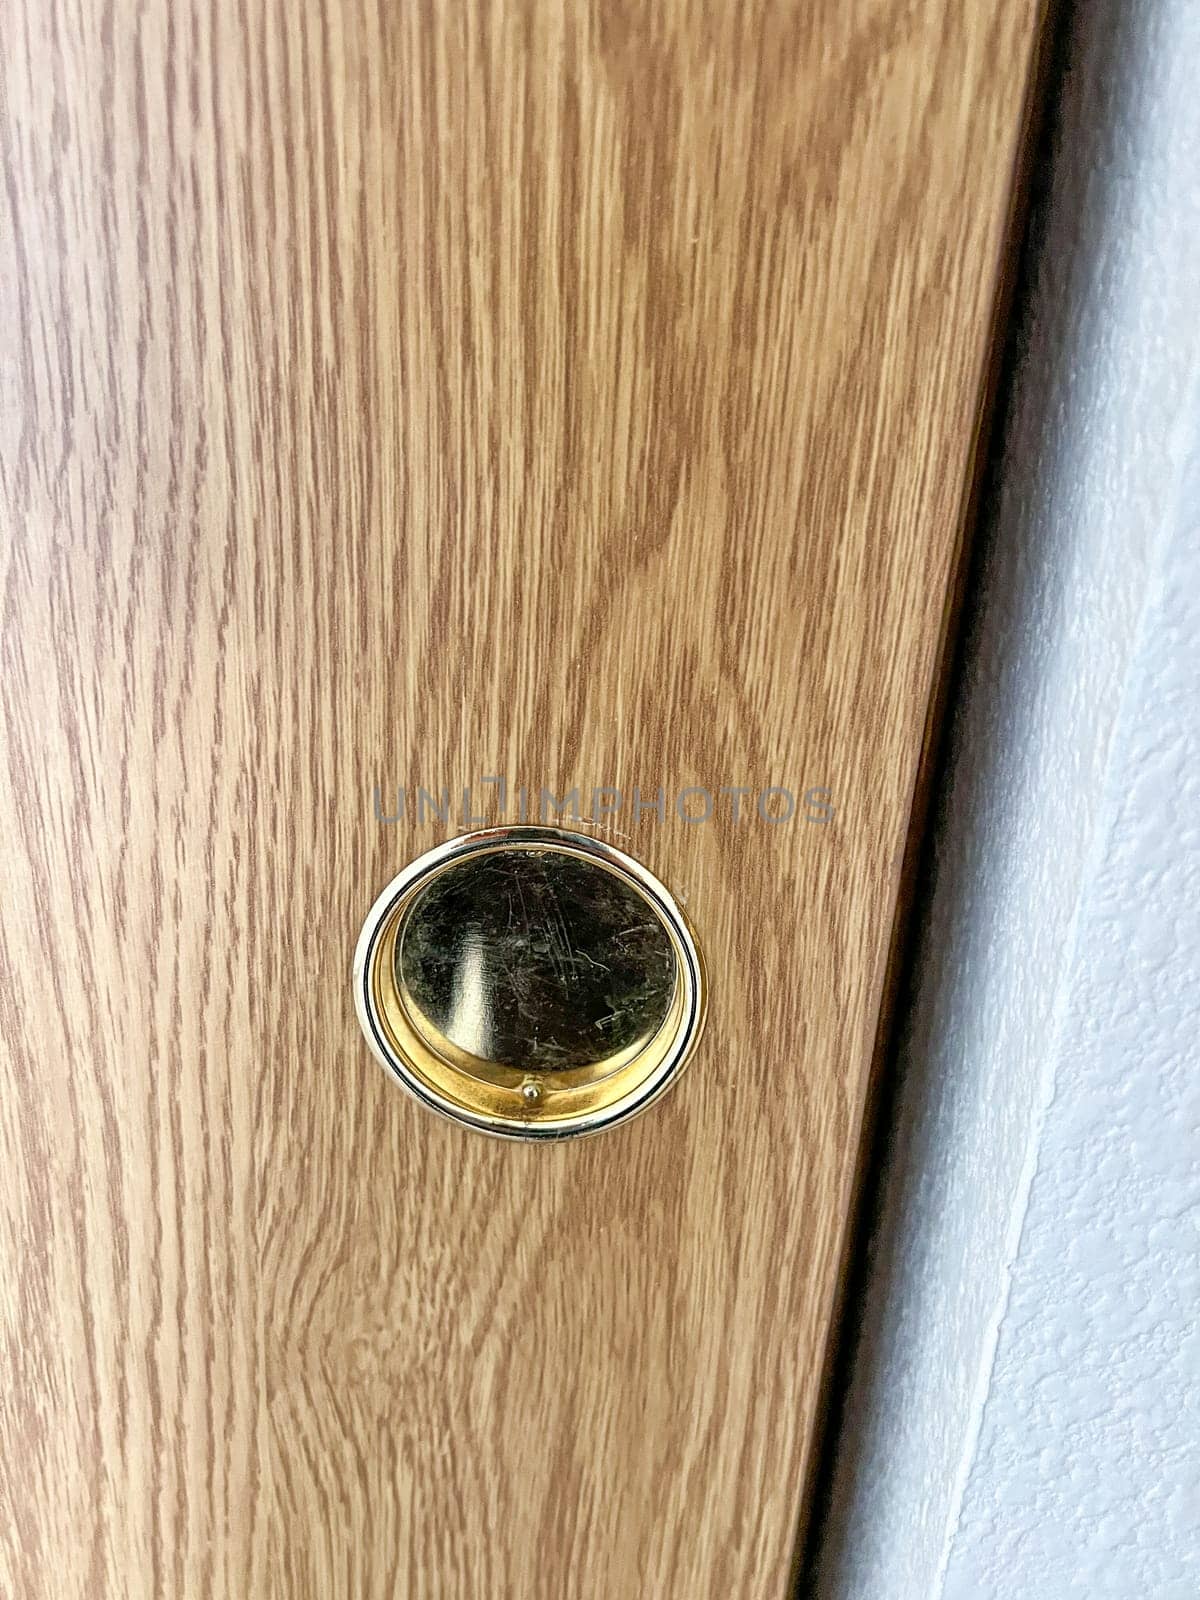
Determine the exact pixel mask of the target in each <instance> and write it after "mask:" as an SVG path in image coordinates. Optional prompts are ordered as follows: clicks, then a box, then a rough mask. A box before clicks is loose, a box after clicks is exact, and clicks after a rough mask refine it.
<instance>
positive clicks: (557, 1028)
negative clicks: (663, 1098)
mask: <svg viewBox="0 0 1200 1600" xmlns="http://www.w3.org/2000/svg"><path fill="white" fill-rule="evenodd" d="M354 994H355V1004H356V1006H357V1009H358V1017H359V1021H360V1022H361V1024H362V1029H363V1032H364V1033H365V1034H366V1037H367V1040H368V1042H369V1044H370V1046H371V1048H372V1050H373V1051H374V1052H375V1054H376V1056H377V1057H378V1058H379V1060H380V1061H381V1062H382V1064H383V1065H384V1067H385V1068H386V1069H387V1070H388V1071H389V1072H391V1073H392V1074H394V1075H395V1077H397V1078H398V1079H399V1080H400V1082H401V1083H402V1084H403V1085H404V1087H405V1088H406V1089H407V1090H409V1092H410V1093H412V1094H413V1095H415V1096H416V1098H417V1099H418V1100H420V1101H421V1102H422V1103H423V1104H425V1105H427V1106H429V1107H431V1108H432V1109H433V1110H435V1111H439V1112H441V1113H442V1114H443V1115H444V1116H447V1117H450V1118H451V1119H453V1120H454V1121H455V1122H460V1123H465V1124H466V1125H468V1126H470V1127H472V1128H478V1129H480V1130H482V1131H483V1132H485V1133H492V1134H497V1135H499V1136H501V1137H504V1138H510V1139H564V1138H568V1137H570V1136H572V1135H576V1134H586V1133H595V1132H598V1131H599V1130H600V1129H601V1128H606V1127H611V1126H612V1125H613V1124H614V1123H617V1122H622V1121H624V1120H625V1119H626V1118H628V1117H631V1116H633V1115H634V1114H635V1113H636V1112H638V1111H641V1110H643V1109H644V1108H645V1107H646V1106H648V1105H649V1104H650V1103H651V1101H653V1100H655V1099H656V1098H657V1097H658V1096H659V1095H660V1094H661V1093H662V1092H663V1091H664V1090H665V1089H666V1088H667V1086H668V1085H669V1084H670V1083H671V1082H672V1081H673V1079H674V1078H675V1077H676V1076H677V1075H678V1073H679V1071H680V1069H681V1068H682V1067H683V1065H684V1062H685V1061H686V1060H687V1057H688V1055H689V1054H690V1053H691V1050H692V1047H693V1046H694V1045H695V1043H696V1040H697V1038H698V1036H699V1033H700V1027H701V1024H702V1021H703V1016H704V1003H705V982H704V973H703V967H702V964H701V960H700V955H699V951H698V950H697V947H696V943H695V940H694V938H693V935H692V932H691V930H690V928H689V927H688V924H687V921H686V919H685V918H684V916H683V913H682V912H681V911H680V909H679V907H678V906H677V905H676V903H675V901H674V900H673V898H672V897H671V895H670V893H669V892H668V891H667V889H666V888H664V886H663V885H662V884H661V883H660V882H659V881H658V879H657V878H655V877H654V876H653V875H652V874H651V873H650V872H648V871H647V870H646V868H645V867H643V866H641V865H640V864H639V863H638V862H636V861H634V860H633V859H632V858H631V857H630V856H627V855H625V854H624V853H623V852H622V851H620V850H616V849H614V848H613V847H612V846H611V845H608V844H605V843H603V842H602V841H600V840H598V839H593V838H589V837H587V836H586V835H583V834H578V833H568V832H565V831H563V830H561V829H557V828H537V827H512V828H495V829H490V830H489V831H487V832H485V833H475V834H469V835H467V836H466V837H464V838H460V839H455V840H453V841H452V842H451V843H449V844H444V845H440V846H438V847H437V848H436V849H434V850H430V851H428V852H427V853H426V854H424V855H422V856H419V857H418V858H417V859H416V860H415V861H413V862H412V863H411V864H410V865H409V866H407V867H406V868H405V869H404V871H403V872H401V873H400V874H399V876H398V877H396V878H395V879H393V881H392V882H391V883H390V884H389V885H388V886H387V888H386V889H385V890H384V892H383V893H382V894H381V895H380V896H379V898H378V900H376V902H375V904H374V906H372V908H371V911H370V914H369V915H368V917H367V920H366V922H365V924H364V926H363V930H362V934H361V936H360V938H359V941H358V949H357V951H356V954H355V959H354Z"/></svg>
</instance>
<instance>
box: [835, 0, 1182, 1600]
mask: <svg viewBox="0 0 1200 1600" xmlns="http://www.w3.org/2000/svg"><path fill="white" fill-rule="evenodd" d="M1066 60H1067V64H1068V68H1069V70H1068V73H1067V76H1066V79H1065V82H1064V84H1063V86H1062V93H1061V100H1060V104H1059V107H1058V112H1057V124H1056V137H1055V153H1054V161H1053V167H1052V173H1051V178H1050V184H1049V194H1048V196H1047V197H1046V199H1045V201H1044V203H1043V205H1042V206H1041V208H1040V213H1039V217H1038V220H1037V228H1036V233H1035V237H1036V239H1037V254H1036V258H1035V268H1034V271H1033V274H1032V281H1031V284H1030V290H1031V295H1030V300H1029V303H1028V304H1027V305H1026V307H1025V309H1024V325H1023V329H1024V348H1023V354H1022V358H1021V361H1020V364H1019V367H1018V370H1017V374H1016V385H1015V393H1014V397H1013V402H1012V408H1011V411H1010V414H1009V418H1008V433H1007V438H1006V445H1005V453H1004V459H1003V464H1002V470H1001V473H1000V491H999V494H998V496H997V498H996V502H995V504H994V505H993V506H992V507H991V508H990V512H989V517H988V525H987V527H986V529H985V532H984V559H983V562H982V567H981V576H980V583H979V587H978V591H977V593H976V595H975V597H974V602H973V608H974V609H973V616H972V621H971V626H970V632H969V635H968V645H967V672H966V683H965V687H964V691H963V694H962V696H961V701H960V704H959V707H958V710H957V713H956V717H955V723H954V728H953V734H952V739H951V752H950V761H949V771H948V781H947V785H946V788H945V792H944V794H943V796H942V803H941V808H940V813H939V817H938V820H937V830H938V831H937V836H936V850H935V863H934V873H933V881H932V883H931V885H930V900H929V904H928V908H927V911H926V914H925V918H924V922H923V926H922V929H921V935H920V938H921V944H920V961H919V966H918V973H917V982H916V986H915V991H914V993H913V994H912V995H911V996H910V997H909V1006H910V1010H909V1014H908V1019H907V1025H906V1031H905V1037H904V1041H903V1047H902V1051H901V1063H900V1073H901V1077H900V1086H899V1090H898V1100H897V1106H896V1113H895V1120H894V1124H893V1129H894V1131H893V1137H892V1140H891V1147H890V1151H889V1159H888V1166H887V1175H886V1181H885V1185H884V1189H883V1198H882V1205H881V1210H880V1217H879V1221H878V1223H877V1227H876V1231H875V1235H874V1238H873V1241H872V1256H871V1260H872V1270H871V1276H870V1280H869V1283H868V1286H867V1296H866V1300H865V1304H864V1305H863V1306H861V1307H860V1308H859V1311H858V1319H857V1320H858V1323H859V1328H860V1346H859V1350H858V1355H857V1359H856V1363H855V1368H854V1372H853V1378H852V1383H851V1388H850V1392H849V1397H848V1401H847V1406H846V1413H845V1421H844V1426H843V1431H842V1434H841V1438H840V1444H839V1456H838V1472H837V1474H836V1478H835V1482H834V1485H833V1496H832V1506H831V1510H830V1514H829V1517H828V1520H827V1523H826V1526H825V1529H824V1542H823V1545H822V1551H821V1559H820V1562H819V1564H818V1567H817V1574H816V1592H817V1595H818V1596H819V1600H938V1597H941V1600H991V1597H998V1600H999V1597H1008V1596H1029V1597H1033V1600H1067V1597H1070V1600H1076V1597H1079V1600H1083V1597H1087V1600H1108V1597H1112V1600H1116V1597H1121V1600H1126V1597H1128V1600H1143V1597H1144V1600H1176V1597H1179V1600H1183V1597H1185V1596H1186V1597H1188V1600H1194V1597H1196V1596H1198V1595H1200V1532H1198V1531H1197V1529H1198V1528H1200V1448H1198V1441H1200V1332H1198V1331H1197V1321H1196V1319H1197V1314H1198V1312H1200V1264H1198V1263H1200V976H1198V975H1200V5H1198V4H1197V3H1195V0H1136V3H1134V0H1119V3H1110V4H1104V5H1099V4H1097V5H1090V6H1089V5H1084V4H1080V5H1078V6H1076V7H1075V8H1074V14H1073V15H1072V16H1071V18H1070V19H1069V27H1068V43H1067V47H1066Z"/></svg>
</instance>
